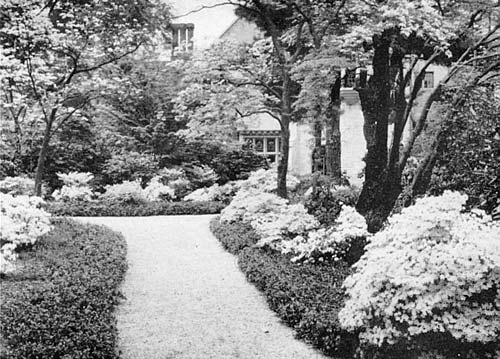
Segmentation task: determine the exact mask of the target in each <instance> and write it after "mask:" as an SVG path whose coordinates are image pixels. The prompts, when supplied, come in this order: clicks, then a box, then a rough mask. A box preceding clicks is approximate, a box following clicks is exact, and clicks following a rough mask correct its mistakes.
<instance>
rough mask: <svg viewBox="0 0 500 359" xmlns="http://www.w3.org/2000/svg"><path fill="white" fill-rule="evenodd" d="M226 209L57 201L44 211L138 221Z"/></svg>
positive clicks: (206, 204) (202, 205) (212, 205)
mask: <svg viewBox="0 0 500 359" xmlns="http://www.w3.org/2000/svg"><path fill="white" fill-rule="evenodd" d="M225 206H226V204H225V203H222V202H167V201H155V202H133V201H131V202H127V201H109V200H108V201H82V200H71V201H60V202H56V201H54V202H48V203H47V211H48V212H50V213H52V214H53V215H55V216H73V217H140V216H166V215H185V214H216V213H220V211H221V210H222V209H223V208H224V207H225Z"/></svg>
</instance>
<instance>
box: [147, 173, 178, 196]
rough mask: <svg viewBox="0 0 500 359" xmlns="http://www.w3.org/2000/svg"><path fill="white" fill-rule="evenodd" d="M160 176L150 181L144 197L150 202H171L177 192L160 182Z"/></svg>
mask: <svg viewBox="0 0 500 359" xmlns="http://www.w3.org/2000/svg"><path fill="white" fill-rule="evenodd" d="M160 180H161V178H160V176H155V177H153V178H152V179H151V181H149V183H148V185H147V186H146V188H144V190H143V196H144V198H146V199H147V200H148V201H157V200H160V199H167V200H171V199H173V198H175V190H174V189H173V188H172V187H170V186H166V185H164V184H163V183H161V182H160Z"/></svg>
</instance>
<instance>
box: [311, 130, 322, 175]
mask: <svg viewBox="0 0 500 359" xmlns="http://www.w3.org/2000/svg"><path fill="white" fill-rule="evenodd" d="M322 127H323V125H322V123H321V121H316V122H315V123H314V150H313V153H312V172H313V173H316V172H323V158H322V156H321V130H322Z"/></svg>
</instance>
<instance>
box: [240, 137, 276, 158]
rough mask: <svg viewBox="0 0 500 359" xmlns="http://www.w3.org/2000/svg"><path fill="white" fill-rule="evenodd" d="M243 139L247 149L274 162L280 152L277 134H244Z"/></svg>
mask: <svg viewBox="0 0 500 359" xmlns="http://www.w3.org/2000/svg"><path fill="white" fill-rule="evenodd" d="M243 141H244V142H245V145H246V147H247V148H248V149H252V150H254V151H255V152H258V153H259V154H261V155H263V156H264V157H266V158H267V159H268V160H269V161H270V162H276V160H277V159H278V155H279V153H280V138H279V137H277V136H244V137H243Z"/></svg>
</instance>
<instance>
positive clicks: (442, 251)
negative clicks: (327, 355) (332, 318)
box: [339, 191, 500, 345]
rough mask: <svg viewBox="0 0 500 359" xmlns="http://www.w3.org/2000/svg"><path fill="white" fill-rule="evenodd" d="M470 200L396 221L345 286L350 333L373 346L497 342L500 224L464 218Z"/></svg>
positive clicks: (454, 196) (434, 204)
mask: <svg viewBox="0 0 500 359" xmlns="http://www.w3.org/2000/svg"><path fill="white" fill-rule="evenodd" d="M466 200H467V196H463V195H460V194H458V193H455V192H449V191H448V192H445V193H444V194H443V195H442V196H439V197H427V198H423V199H420V200H419V201H417V202H416V204H415V205H414V206H411V207H409V208H406V209H404V210H403V211H402V212H401V213H400V214H397V215H394V216H392V217H391V218H390V219H389V223H388V225H387V227H386V228H385V229H384V230H382V231H381V232H379V233H377V234H376V235H374V236H373V237H372V238H371V241H370V244H369V245H368V246H367V247H366V252H365V254H364V255H363V256H362V257H361V259H360V260H359V261H358V262H357V263H356V264H355V265H354V268H355V273H354V274H352V275H351V276H350V277H348V278H347V279H346V281H345V283H344V285H345V288H346V291H347V294H348V297H349V299H348V300H347V301H346V304H345V307H344V308H343V309H342V310H341V311H340V313H339V320H340V323H341V325H342V326H343V327H344V328H346V329H348V330H358V331H360V332H361V334H360V338H361V340H362V341H363V342H365V343H367V344H370V345H382V344H384V343H388V344H395V343H397V342H398V341H399V340H410V339H412V338H414V337H416V336H419V335H423V334H428V333H433V332H445V333H448V334H449V335H451V336H452V337H454V338H455V339H457V340H461V341H467V342H483V343H485V342H491V341H495V340H497V339H498V333H500V225H498V224H495V222H493V221H491V218H490V217H489V216H487V215H486V214H485V213H484V212H480V211H474V212H472V213H464V212H463V205H464V204H465V202H466Z"/></svg>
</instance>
